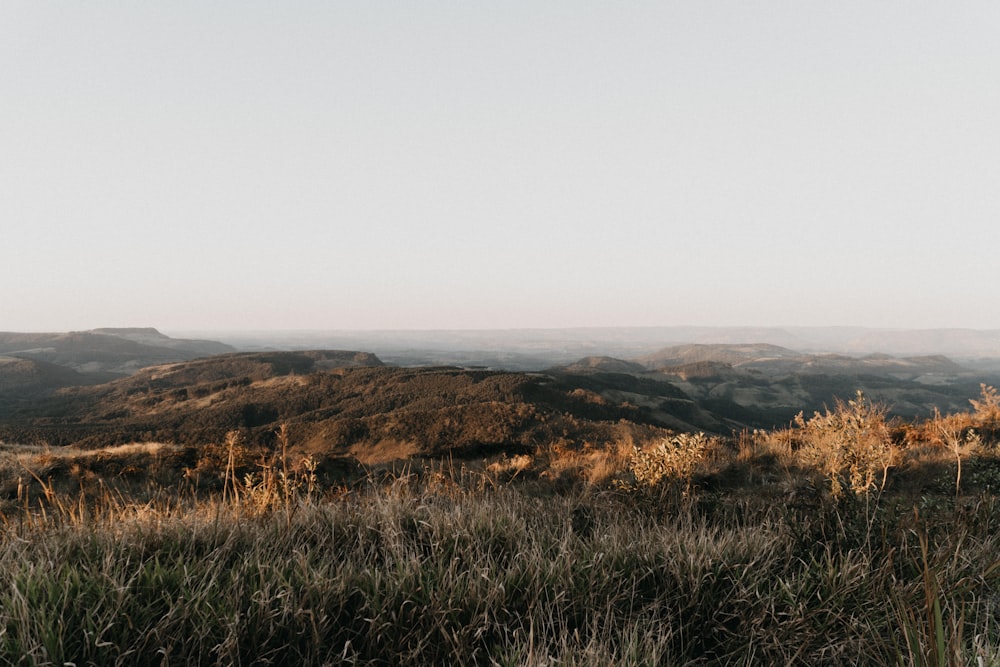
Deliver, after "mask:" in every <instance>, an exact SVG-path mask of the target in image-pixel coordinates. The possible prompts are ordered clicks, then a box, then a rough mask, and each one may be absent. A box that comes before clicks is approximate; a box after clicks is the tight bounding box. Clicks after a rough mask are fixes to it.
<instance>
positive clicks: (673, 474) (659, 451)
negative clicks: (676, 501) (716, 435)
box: [628, 433, 715, 495]
mask: <svg viewBox="0 0 1000 667" xmlns="http://www.w3.org/2000/svg"><path fill="white" fill-rule="evenodd" d="M714 444H715V442H714V440H713V439H712V438H709V437H708V436H706V435H705V434H704V433H679V434H677V435H674V436H671V437H670V438H667V439H665V440H662V441H660V442H659V443H658V444H656V445H654V446H652V447H649V448H646V449H643V448H641V447H638V446H635V447H634V448H633V451H632V456H631V458H630V459H629V464H628V465H629V468H628V469H629V472H630V473H631V474H632V476H633V477H634V478H635V486H636V487H638V488H651V487H655V486H658V485H660V484H661V483H664V482H665V483H668V484H671V485H682V486H683V489H684V495H688V494H689V493H690V491H691V478H692V477H693V475H694V473H695V471H696V470H697V468H698V466H699V464H700V463H701V462H702V461H704V460H705V458H706V456H707V454H708V452H709V450H710V448H711V447H712V446H713V445H714Z"/></svg>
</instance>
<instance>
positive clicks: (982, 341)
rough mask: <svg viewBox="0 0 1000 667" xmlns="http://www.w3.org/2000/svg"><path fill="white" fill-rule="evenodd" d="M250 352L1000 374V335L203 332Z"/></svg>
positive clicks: (517, 366) (810, 330) (749, 330)
mask: <svg viewBox="0 0 1000 667" xmlns="http://www.w3.org/2000/svg"><path fill="white" fill-rule="evenodd" d="M185 335H197V336H208V337H212V338H216V339H218V340H222V341H225V342H227V343H229V344H230V345H232V346H233V347H236V348H238V349H243V350H255V349H286V350H295V349H317V348H331V349H355V350H368V351H371V352H373V353H375V354H377V355H379V357H380V358H381V359H383V360H384V361H386V362H387V363H395V364H401V365H420V364H435V363H455V364H465V365H486V366H493V367H497V368H506V369H509V370H538V369H541V368H547V367H550V366H555V365H565V364H569V363H573V362H575V361H577V360H578V359H581V358H583V357H587V356H609V357H614V358H618V359H635V358H637V357H643V356H646V355H650V354H653V353H655V352H656V351H657V350H660V349H662V348H664V347H665V346H671V345H685V344H727V345H744V344H767V345H775V346H779V347H783V348H788V349H791V350H795V351H797V352H800V353H810V354H823V353H834V354H844V355H850V356H863V355H869V354H889V355H893V356H923V355H944V356H947V357H949V358H951V359H953V360H955V361H957V362H959V363H962V364H963V365H970V364H972V365H974V366H975V367H976V368H977V369H985V370H991V371H993V370H1000V330H974V329H872V328H863V327H693V326H676V327H608V328H599V327H595V328H574V329H510V330H502V329H497V330H457V331H456V330H438V331H434V330H426V331H267V332H211V333H208V332H196V333H191V334H185Z"/></svg>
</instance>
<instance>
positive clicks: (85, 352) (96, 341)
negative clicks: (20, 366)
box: [0, 328, 235, 384]
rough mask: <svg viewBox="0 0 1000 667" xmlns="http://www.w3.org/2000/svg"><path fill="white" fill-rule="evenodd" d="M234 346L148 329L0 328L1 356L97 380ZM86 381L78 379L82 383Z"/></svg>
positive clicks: (223, 350)
mask: <svg viewBox="0 0 1000 667" xmlns="http://www.w3.org/2000/svg"><path fill="white" fill-rule="evenodd" d="M233 351H235V348H233V347H232V346H230V345H227V344H225V343H219V342H217V341H211V340H191V339H178V338H171V337H169V336H165V335H164V334H162V333H160V332H159V331H157V330H156V329H152V328H133V329H93V330H90V331H72V332H68V333H11V332H0V355H4V356H7V357H14V358H20V359H29V360H33V361H38V362H45V363H48V364H55V365H58V366H63V367H66V368H70V369H73V370H75V371H77V372H78V373H81V374H84V375H90V376H92V378H91V379H97V380H106V379H109V378H110V377H114V376H121V375H131V374H132V373H135V372H136V371H138V370H139V369H141V368H145V367H146V366H152V365H154V364H163V363H169V362H172V361H186V360H189V359H194V358H197V357H204V356H209V355H213V354H223V353H225V352H233ZM38 372H41V370H39V371H38ZM86 382H87V380H86V378H83V379H82V382H81V383H84V384H85V383H86Z"/></svg>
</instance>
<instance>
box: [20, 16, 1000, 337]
mask: <svg viewBox="0 0 1000 667" xmlns="http://www.w3.org/2000/svg"><path fill="white" fill-rule="evenodd" d="M998 35H1000V3H997V2H994V1H992V0H990V1H984V2H961V1H956V2H948V3H943V2H912V1H911V2H878V1H874V2H873V1H870V0H865V1H851V0H847V1H843V2H811V1H810V2H803V1H799V0H795V1H785V2H777V1H776V2H755V1H746V0H733V1H728V2H722V1H713V0H690V1H679V0H677V1H666V0H661V1H657V2H641V1H638V2H610V1H608V2H593V1H590V0H574V1H572V2H570V1H567V2H545V1H543V0H526V1H518V0H510V1H507V2H485V1H477V0H456V1H452V2H445V1H437V0H428V1H427V2H399V1H397V2H388V1H386V2H381V1H377V0H363V1H357V2H354V1H351V0H342V1H334V2H327V1H324V2H320V1H315V2H312V1H298V2H296V1H294V0H291V1H288V2H255V1H253V0H243V1H240V2H227V1H218V2H203V1H201V0H198V1H190V2H187V1H184V0H171V1H170V2H159V3H122V2H103V1H95V2H86V3H83V2H48V1H46V0H27V1H22V0H6V1H5V2H3V3H2V4H0V248H2V250H0V330H6V331H66V330H81V329H87V328H93V327H101V326H156V327H158V328H160V329H162V330H166V331H170V330H199V331H211V330H237V329H255V330H261V329H281V330H289V329H478V328H491V329H492V328H499V329H507V328H547V327H587V326H599V327H607V326H670V325H701V326H728V325H735V326H769V325H776V326H781V325H805V326H826V325H858V326H871V327H890V328H896V327H900V328H936V327H970V328H1000V308H998V307H997V302H998V300H997V298H996V295H997V282H998V276H1000V270H998V266H1000V261H998V259H997V257H998V245H1000V244H998V242H1000V225H998V224H997V223H998V216H1000V39H998V38H997V36H998Z"/></svg>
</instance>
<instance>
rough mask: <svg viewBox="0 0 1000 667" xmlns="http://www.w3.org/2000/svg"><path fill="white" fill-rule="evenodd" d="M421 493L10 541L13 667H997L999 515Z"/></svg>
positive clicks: (47, 523)
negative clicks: (406, 666)
mask: <svg viewBox="0 0 1000 667" xmlns="http://www.w3.org/2000/svg"><path fill="white" fill-rule="evenodd" d="M847 498H848V499H847V500H846V501H840V502H838V503H837V504H828V505H824V506H821V507H817V508H813V509H812V510H810V511H809V512H808V514H807V515H800V514H796V512H795V510H794V509H792V508H789V507H779V508H775V507H773V506H770V505H766V504H763V503H754V502H753V501H752V500H751V501H748V500H744V501H737V500H735V499H733V498H729V499H728V500H720V499H716V500H717V501H718V502H708V501H706V500H704V499H703V501H701V502H698V503H695V502H688V501H684V500H681V501H677V500H676V499H673V500H671V499H670V498H664V497H656V496H653V495H646V496H642V495H627V496H625V495H621V494H618V493H594V492H578V493H573V494H569V495H540V494H538V493H537V492H536V493H527V492H525V491H522V490H517V489H512V488H504V489H500V490H498V491H490V492H476V493H470V492H466V491H463V490H461V489H454V488H452V489H450V490H447V491H443V490H431V489H429V488H428V487H427V486H426V485H423V484H421V483H418V482H416V481H415V480H414V479H401V480H397V482H396V483H395V484H392V485H388V486H384V487H372V488H370V489H368V490H367V491H363V492H358V493H351V494H345V495H343V496H342V497H339V498H336V499H332V500H328V501H324V502H312V501H310V500H309V499H296V500H295V501H294V503H293V504H284V505H282V506H280V507H275V508H273V509H272V510H271V511H264V512H260V511H255V512H247V510H246V508H245V507H241V506H239V505H234V504H232V503H228V504H223V503H222V502H220V501H215V502H198V503H192V504H190V505H189V506H188V507H186V508H180V507H175V508H173V509H169V508H159V509H153V508H152V507H150V506H145V507H136V506H127V505H119V506H117V507H105V508H104V509H103V510H100V511H88V512H84V513H80V514H75V515H74V516H73V517H71V518H67V517H66V516H58V515H56V514H50V515H49V516H47V517H44V518H43V517H40V516H38V515H34V516H33V517H32V518H31V520H30V521H27V522H22V523H15V522H12V521H8V523H7V525H6V529H5V532H4V534H3V537H2V541H0V660H2V662H3V663H4V664H55V665H61V664H64V663H68V662H72V663H75V664H78V665H82V664H98V665H106V664H150V663H161V664H206V665H209V664H244V665H250V664H254V665H256V664H261V665H262V664H303V665H321V664H356V665H396V664H449V665H473V664H475V665H550V664H559V665H609V664H616V665H656V664H662V665H686V664H691V665H694V664H730V665H751V664H801V665H815V664H830V665H837V664H844V665H846V664H851V665H855V664H879V665H881V664H926V665H931V664H933V665H945V664H969V665H980V664H989V665H991V664H1000V660H998V656H1000V652H998V651H997V648H996V647H997V646H998V645H1000V629H998V627H997V620H998V618H997V614H998V613H1000V602H998V597H997V596H998V592H1000V588H998V587H1000V574H998V568H997V566H996V565H994V564H995V563H997V562H1000V540H998V539H997V538H995V537H994V534H995V533H996V530H995V528H996V525H995V524H996V521H997V519H996V518H995V510H997V509H1000V508H997V507H996V506H995V505H994V503H993V501H992V500H991V499H988V498H984V499H981V500H980V501H978V502H975V503H972V504H967V505H962V506H957V505H956V506H949V507H943V508H938V509H936V510H935V514H934V515H933V516H930V517H926V518H925V517H921V516H920V515H919V514H918V515H916V516H914V514H913V512H912V509H911V510H909V511H905V512H904V511H902V510H900V509H899V508H892V509H889V508H885V507H878V506H873V503H872V501H871V499H861V500H859V499H854V498H851V497H847Z"/></svg>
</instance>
